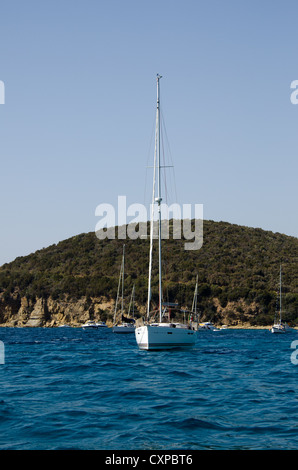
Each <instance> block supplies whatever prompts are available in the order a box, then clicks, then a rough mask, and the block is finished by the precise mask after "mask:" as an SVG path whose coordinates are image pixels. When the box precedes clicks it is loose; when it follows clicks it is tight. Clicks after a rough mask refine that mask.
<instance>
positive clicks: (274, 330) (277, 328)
mask: <svg viewBox="0 0 298 470" xmlns="http://www.w3.org/2000/svg"><path fill="white" fill-rule="evenodd" d="M270 331H271V333H285V332H286V330H285V328H284V327H283V326H282V325H273V326H272V328H271V330H270Z"/></svg>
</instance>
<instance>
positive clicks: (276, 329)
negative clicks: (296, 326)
mask: <svg viewBox="0 0 298 470" xmlns="http://www.w3.org/2000/svg"><path fill="white" fill-rule="evenodd" d="M281 300H282V298H281V266H280V270H279V312H277V311H276V313H275V317H276V315H277V314H278V313H279V321H277V319H276V318H275V320H274V325H273V326H272V327H271V330H270V331H271V333H286V332H287V331H289V330H291V329H292V328H290V327H289V325H287V323H283V322H282V304H281Z"/></svg>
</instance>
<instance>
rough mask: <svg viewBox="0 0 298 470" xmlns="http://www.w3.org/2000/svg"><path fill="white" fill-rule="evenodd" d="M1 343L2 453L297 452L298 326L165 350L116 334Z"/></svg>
mask: <svg viewBox="0 0 298 470" xmlns="http://www.w3.org/2000/svg"><path fill="white" fill-rule="evenodd" d="M0 340H1V341H2V342H3V343H4V347H5V361H4V364H1V365H0V385H1V386H0V449H1V450H5V449H11V450H25V449H26V450H67V449H77V450H94V449H98V450H103V449H104V450H109V449H117V450H130V449H134V450H137V449H140V450H141V449H142V450H150V449H155V450H161V451H163V450H176V449H188V450H205V449H209V450H258V449H262V450H269V449H287V450H291V449H297V448H298V387H297V384H298V365H296V363H295V362H297V360H296V361H295V358H296V355H295V351H296V350H295V349H293V348H294V347H295V343H292V342H294V341H296V340H298V333H297V331H293V332H291V333H288V334H285V335H272V334H271V333H270V332H269V331H268V330H222V331H217V332H208V331H205V332H204V331H202V332H198V340H197V344H196V347H195V348H194V349H193V350H191V351H183V350H172V351H159V352H157V351H155V352H153V351H151V352H150V351H149V352H148V351H140V350H139V349H138V347H137V345H136V342H135V338H134V335H116V334H113V333H112V331H111V330H110V329H98V330H90V331H88V330H83V329H80V328H0ZM291 346H292V347H291Z"/></svg>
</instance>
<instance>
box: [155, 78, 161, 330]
mask: <svg viewBox="0 0 298 470" xmlns="http://www.w3.org/2000/svg"><path fill="white" fill-rule="evenodd" d="M161 78H162V77H161V75H159V74H157V109H156V120H157V122H156V125H157V169H158V173H157V178H158V179H157V183H158V189H157V190H158V193H157V198H156V199H155V201H156V202H157V204H158V263H159V321H160V322H161V318H162V278H161V276H162V272H161V207H160V203H161V201H162V198H161V178H160V102H159V81H160V79H161Z"/></svg>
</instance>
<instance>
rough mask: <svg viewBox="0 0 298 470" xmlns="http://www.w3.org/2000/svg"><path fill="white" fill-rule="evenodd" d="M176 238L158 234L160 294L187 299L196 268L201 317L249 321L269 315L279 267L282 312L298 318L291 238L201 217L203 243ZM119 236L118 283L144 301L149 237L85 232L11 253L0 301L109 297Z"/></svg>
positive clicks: (296, 261)
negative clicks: (193, 245) (192, 245)
mask: <svg viewBox="0 0 298 470" xmlns="http://www.w3.org/2000/svg"><path fill="white" fill-rule="evenodd" d="M184 242H185V241H184V240H173V239H172V238H170V239H169V240H167V241H163V275H164V276H163V277H164V298H165V300H167V301H171V302H177V303H179V305H181V306H182V307H189V308H190V307H191V304H192V297H193V293H194V287H195V281H196V276H197V275H198V280H199V297H198V305H199V309H200V311H201V312H202V314H203V315H202V318H203V319H204V318H206V319H209V320H213V321H215V322H216V321H217V320H218V319H219V318H220V317H223V316H224V317H225V319H226V318H228V320H230V322H233V321H239V320H240V321H248V322H250V323H251V324H253V325H263V324H269V323H270V322H272V320H273V317H274V312H275V309H276V297H277V296H276V293H277V290H278V283H279V267H280V263H281V264H282V272H283V278H282V279H283V300H284V307H285V310H286V312H285V316H286V319H287V320H288V321H290V322H292V323H294V324H295V323H297V325H298V239H297V238H294V237H289V236H286V235H282V234H280V233H272V232H268V231H264V230H261V229H258V228H248V227H243V226H238V225H232V224H229V223H226V222H213V221H204V238H203V246H202V248H201V249H200V250H193V251H185V250H184ZM123 243H125V254H126V257H125V258H126V262H125V291H126V295H127V296H129V295H130V292H131V289H132V285H133V284H135V291H136V301H137V303H138V304H142V303H145V302H146V295H147V282H148V256H149V255H148V253H149V240H140V239H137V240H130V239H126V240H125V241H124V240H118V239H117V237H116V239H114V240H108V239H105V240H99V239H98V238H97V237H96V235H95V233H94V232H92V233H86V234H81V235H77V236H74V237H72V238H69V239H67V240H64V241H61V242H60V243H58V244H57V245H52V246H49V247H48V248H45V249H43V250H39V251H36V252H35V253H33V254H31V255H29V256H24V257H19V258H17V259H16V260H14V261H13V262H11V263H8V264H5V265H3V266H2V267H1V268H0V293H1V298H2V302H6V301H9V299H10V298H11V297H12V296H14V297H15V296H19V297H20V298H21V297H27V298H28V299H35V298H43V299H47V298H49V297H51V298H52V299H54V300H57V301H59V299H63V298H64V299H65V297H67V298H68V299H80V298H82V297H86V298H98V297H100V296H106V297H107V298H111V299H114V298H115V297H116V293H117V286H118V279H119V270H120V265H121V257H122V249H123ZM154 250H155V251H154V254H155V257H154V263H153V302H154V301H155V302H156V301H157V292H158V289H157V287H158V266H157V248H156V247H155V248H154Z"/></svg>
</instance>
